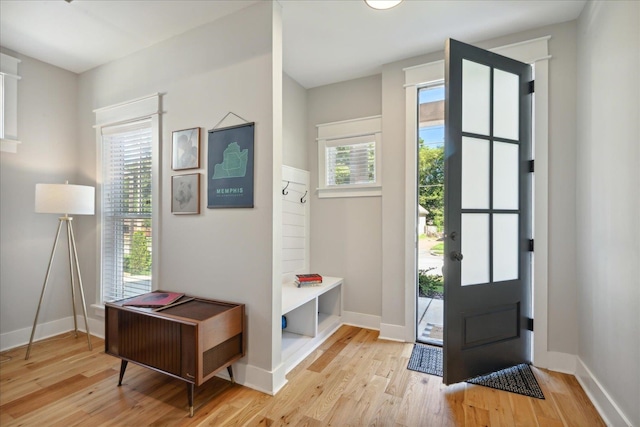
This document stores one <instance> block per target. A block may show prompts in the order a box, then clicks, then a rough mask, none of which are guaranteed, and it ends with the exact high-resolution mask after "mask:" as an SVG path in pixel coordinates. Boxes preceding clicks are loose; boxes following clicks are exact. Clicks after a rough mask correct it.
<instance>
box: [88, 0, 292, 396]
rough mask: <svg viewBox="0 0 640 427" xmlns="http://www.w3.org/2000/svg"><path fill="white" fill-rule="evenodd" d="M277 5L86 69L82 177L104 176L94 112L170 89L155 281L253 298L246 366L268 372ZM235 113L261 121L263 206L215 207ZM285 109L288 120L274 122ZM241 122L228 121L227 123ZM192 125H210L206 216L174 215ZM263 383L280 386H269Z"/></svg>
mask: <svg viewBox="0 0 640 427" xmlns="http://www.w3.org/2000/svg"><path fill="white" fill-rule="evenodd" d="M272 7H273V5H272V4H271V3H270V2H264V3H259V4H256V5H254V6H251V7H249V8H247V9H243V10H241V11H239V12H237V13H235V14H233V15H230V16H227V17H225V18H222V19H220V20H218V21H215V22H213V23H210V24H207V25H204V26H202V27H199V28H197V29H195V30H193V31H190V32H187V33H185V34H182V35H179V36H177V37H174V38H172V39H170V40H167V41H165V42H162V43H159V44H157V45H155V46H152V47H150V48H148V49H145V50H143V51H140V52H138V53H135V54H133V55H130V56H128V57H126V58H123V59H121V60H117V61H114V62H112V63H109V64H107V65H104V66H101V67H98V68H96V69H93V70H91V71H88V72H86V73H84V74H82V75H81V76H80V85H79V94H80V96H79V100H78V111H79V114H78V121H79V141H80V144H79V145H80V158H79V161H80V164H82V165H83V166H82V174H83V175H86V176H88V177H91V179H93V180H97V177H96V169H95V164H96V160H95V159H96V149H95V148H96V142H95V133H94V130H93V129H92V125H93V124H94V121H95V119H94V115H93V113H92V111H93V110H94V109H96V108H100V107H105V106H109V105H113V104H116V103H120V102H124V101H127V100H130V99H135V98H137V97H140V96H144V95H147V94H150V93H154V92H160V93H162V94H163V95H162V106H163V112H164V113H163V114H162V118H161V122H162V132H161V136H162V166H161V173H162V176H161V185H162V200H161V211H160V213H159V214H160V216H161V219H160V221H161V222H160V224H161V226H160V231H159V232H158V233H157V234H155V233H154V238H159V239H160V254H154V262H158V263H159V265H160V274H159V277H155V278H154V286H155V287H159V288H161V289H167V290H176V291H181V292H186V293H189V294H193V295H198V296H202V297H208V298H213V299H221V300H227V301H234V302H239V303H245V304H246V313H247V320H248V346H247V357H246V360H243V362H244V363H246V364H247V365H249V367H247V368H246V369H257V370H259V371H260V372H259V374H260V375H264V377H265V378H266V377H268V376H269V375H270V374H269V373H270V372H271V370H272V369H273V367H274V365H277V364H279V360H275V358H276V357H275V356H274V355H273V354H272V352H271V349H272V338H273V337H272V333H273V331H272V328H271V326H272V323H273V319H272V317H273V311H274V310H278V309H277V308H274V307H273V304H272V285H273V280H272V278H273V275H274V274H275V273H276V272H274V270H273V268H274V267H273V266H272V254H273V252H274V250H273V246H272V245H273V238H272V232H273V230H272V228H273V227H272V223H273V219H274V212H273V211H274V201H273V190H274V188H273V176H274V171H278V173H279V171H280V162H281V158H280V156H276V155H274V152H276V153H277V152H281V150H282V140H281V138H280V139H275V138H274V135H276V133H277V132H276V129H275V127H278V128H281V126H282V121H281V120H282V119H281V113H279V114H276V111H275V110H274V104H275V103H277V102H280V101H279V100H281V96H282V92H281V90H280V92H279V93H274V88H275V87H276V84H275V83H274V76H276V77H277V78H278V79H280V78H281V76H282V68H281V67H282V66H281V62H280V63H277V59H275V55H274V54H273V53H272V52H273V49H274V47H273V41H274V32H275V31H276V30H277V29H276V28H274V23H273V16H272V15H273V10H272ZM277 25H279V24H277ZM248 28H250V29H251V31H247V29H248ZM278 70H279V71H278ZM281 108H282V107H281V104H280V109H281ZM229 112H233V113H235V114H237V115H239V116H241V117H243V118H245V119H247V120H249V121H254V122H255V142H254V147H255V160H254V161H255V170H254V175H255V178H254V186H255V187H254V208H253V209H207V208H206V203H207V200H206V188H207V186H206V181H205V178H206V175H207V155H206V153H207V132H206V131H207V130H208V129H211V128H212V127H213V126H214V125H216V124H217V123H218V122H219V121H220V120H221V119H222V118H223V117H224V116H225V115H226V114H227V113H229ZM277 115H279V116H280V123H279V124H277V125H275V127H274V120H276V116H277ZM235 123H236V122H234V121H225V122H224V123H222V126H224V125H228V124H235ZM190 127H201V128H202V134H201V138H202V153H201V155H202V157H201V164H202V168H201V169H200V170H196V171H193V170H190V171H187V173H193V172H198V173H201V174H202V177H201V178H202V180H203V181H202V183H203V185H202V187H201V194H200V197H201V206H202V208H201V214H200V215H172V214H171V207H170V206H171V204H170V198H171V187H170V183H171V176H172V175H176V174H179V173H181V172H174V171H172V170H171V134H172V131H175V130H179V129H185V128H190ZM280 132H281V131H280ZM278 182H279V181H278ZM278 187H279V185H278ZM277 190H278V189H276V191H277ZM279 210H280V208H279V207H278V208H277V212H279ZM278 221H279V218H278ZM92 232H93V238H94V240H93V241H91V242H86V243H85V244H84V245H82V250H83V251H86V253H92V254H93V259H92V262H93V264H91V265H88V266H87V270H90V271H91V275H89V277H92V278H94V283H92V285H93V286H91V288H92V289H91V292H89V295H88V300H89V301H91V302H95V301H98V300H99V296H98V295H97V294H96V291H97V290H98V285H97V283H95V278H97V268H98V264H97V261H98V258H97V256H96V255H95V248H96V240H95V239H96V237H97V233H98V230H96V229H95V227H94V229H93V230H92ZM277 277H278V278H279V277H280V272H279V271H278V272H277ZM278 283H280V282H279V281H278ZM244 374H245V373H244V372H243V371H242V368H241V370H240V372H239V373H238V381H239V382H245V378H244V376H245V375H244ZM247 375H249V374H247ZM254 385H256V386H258V387H259V388H263V389H267V390H268V391H270V390H271V386H270V385H268V384H266V385H265V384H262V385H261V384H254Z"/></svg>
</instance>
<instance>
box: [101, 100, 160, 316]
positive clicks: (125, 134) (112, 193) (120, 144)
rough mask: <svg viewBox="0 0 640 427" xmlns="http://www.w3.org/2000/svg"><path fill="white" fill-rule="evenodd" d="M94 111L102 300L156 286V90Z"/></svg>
mask: <svg viewBox="0 0 640 427" xmlns="http://www.w3.org/2000/svg"><path fill="white" fill-rule="evenodd" d="M94 113H95V114H96V126H95V128H96V141H97V143H98V150H97V152H98V164H97V168H98V173H97V177H98V181H99V182H98V187H97V189H98V197H97V202H98V211H99V215H98V218H99V224H98V229H99V230H100V237H99V251H98V256H99V259H98V265H100V270H99V277H98V283H99V284H100V290H99V292H98V295H99V297H98V301H97V304H98V306H101V305H102V304H103V303H104V302H106V301H113V300H117V299H122V298H128V297H131V296H134V295H139V294H142V293H145V292H149V291H151V290H153V289H157V288H158V287H159V283H158V282H159V280H158V277H159V275H158V265H157V264H158V263H157V262H153V261H154V260H157V259H158V258H159V240H160V239H159V237H160V236H159V233H158V230H159V223H160V222H159V200H160V182H161V181H160V178H161V177H160V96H159V95H158V94H153V95H150V96H147V97H143V98H139V99H136V100H132V101H128V102H125V103H122V104H118V105H114V106H110V107H105V108H101V109H98V110H95V111H94ZM152 278H153V279H152Z"/></svg>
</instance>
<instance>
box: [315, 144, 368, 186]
mask: <svg viewBox="0 0 640 427" xmlns="http://www.w3.org/2000/svg"><path fill="white" fill-rule="evenodd" d="M375 150H376V143H375V139H374V136H371V137H366V138H363V137H358V138H349V139H340V140H334V141H328V142H327V144H326V163H325V164H326V177H327V186H336V185H350V184H375V182H376V161H375V159H376V151H375Z"/></svg>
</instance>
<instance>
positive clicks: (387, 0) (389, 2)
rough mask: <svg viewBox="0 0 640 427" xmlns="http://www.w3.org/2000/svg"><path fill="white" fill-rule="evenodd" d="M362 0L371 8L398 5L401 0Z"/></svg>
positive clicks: (383, 8)
mask: <svg viewBox="0 0 640 427" xmlns="http://www.w3.org/2000/svg"><path fill="white" fill-rule="evenodd" d="M364 2H365V3H366V4H367V6H369V7H371V8H373V9H378V10H385V9H391V8H392V7H394V6H397V5H399V4H400V3H402V0H364Z"/></svg>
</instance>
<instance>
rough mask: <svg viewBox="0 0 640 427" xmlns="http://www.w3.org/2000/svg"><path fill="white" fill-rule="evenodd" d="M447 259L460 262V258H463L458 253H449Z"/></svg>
mask: <svg viewBox="0 0 640 427" xmlns="http://www.w3.org/2000/svg"><path fill="white" fill-rule="evenodd" d="M449 258H451V261H462V258H464V257H463V256H462V254H461V253H460V252H458V251H451V253H450V254H449Z"/></svg>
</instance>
